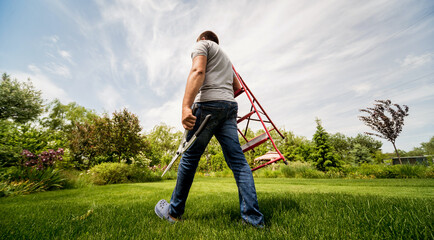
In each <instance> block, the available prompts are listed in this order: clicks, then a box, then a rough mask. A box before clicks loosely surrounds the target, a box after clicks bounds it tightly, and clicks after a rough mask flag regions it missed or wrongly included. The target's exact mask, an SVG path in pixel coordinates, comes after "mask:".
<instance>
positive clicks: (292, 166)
mask: <svg viewBox="0 0 434 240" xmlns="http://www.w3.org/2000/svg"><path fill="white" fill-rule="evenodd" d="M280 171H281V172H282V174H283V175H284V176H285V177H287V178H293V177H296V178H321V177H324V173H323V172H321V171H318V170H316V168H315V167H313V166H312V164H310V163H308V162H289V163H288V165H282V166H281V167H280Z"/></svg>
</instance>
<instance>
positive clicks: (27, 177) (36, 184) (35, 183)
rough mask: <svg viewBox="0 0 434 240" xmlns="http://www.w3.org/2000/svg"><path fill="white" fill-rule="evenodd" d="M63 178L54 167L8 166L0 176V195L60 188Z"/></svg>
mask: <svg viewBox="0 0 434 240" xmlns="http://www.w3.org/2000/svg"><path fill="white" fill-rule="evenodd" d="M64 184H65V179H64V177H63V175H62V174H61V172H60V171H59V170H57V169H54V168H51V167H49V168H45V169H42V170H38V169H36V168H30V167H24V168H23V167H10V168H8V169H7V171H6V172H5V173H3V174H2V176H1V184H0V196H1V195H3V196H13V195H21V194H29V193H33V192H43V191H49V190H53V189H59V188H62V187H63V186H64Z"/></svg>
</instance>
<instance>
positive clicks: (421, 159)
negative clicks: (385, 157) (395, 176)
mask: <svg viewBox="0 0 434 240" xmlns="http://www.w3.org/2000/svg"><path fill="white" fill-rule="evenodd" d="M401 162H402V164H411V165H415V164H421V165H428V161H427V160H426V157H425V156H416V157H401ZM392 164H393V165H397V164H401V163H400V162H399V159H398V158H397V157H394V158H392Z"/></svg>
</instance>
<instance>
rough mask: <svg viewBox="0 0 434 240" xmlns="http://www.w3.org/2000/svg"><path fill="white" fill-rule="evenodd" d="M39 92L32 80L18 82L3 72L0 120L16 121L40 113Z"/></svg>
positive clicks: (34, 117) (33, 117) (27, 118)
mask: <svg viewBox="0 0 434 240" xmlns="http://www.w3.org/2000/svg"><path fill="white" fill-rule="evenodd" d="M42 103H43V100H42V98H41V92H40V91H36V90H35V88H34V87H33V84H32V82H31V81H30V79H28V81H27V82H24V83H20V82H18V80H16V79H13V80H12V79H11V78H10V76H9V75H7V74H6V73H3V75H2V80H1V83H0V120H6V119H11V120H13V121H15V122H18V123H26V122H28V121H31V120H35V119H36V118H37V117H38V116H39V115H40V114H41V113H42V110H43V108H42Z"/></svg>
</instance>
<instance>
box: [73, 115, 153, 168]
mask: <svg viewBox="0 0 434 240" xmlns="http://www.w3.org/2000/svg"><path fill="white" fill-rule="evenodd" d="M141 130H142V128H141V127H140V124H139V119H138V118H137V116H136V115H134V114H132V113H130V112H128V111H127V110H126V109H124V110H122V111H120V112H114V113H113V117H112V119H110V118H109V116H108V115H104V116H102V117H98V118H95V119H93V121H92V122H84V123H80V122H77V123H76V124H75V126H74V127H73V129H72V131H71V134H69V142H70V148H71V153H72V155H73V158H74V161H75V165H76V167H77V168H89V167H91V166H93V165H95V164H98V163H100V162H114V161H117V162H121V161H123V160H125V161H126V162H127V163H131V162H132V158H133V157H134V156H136V155H138V154H139V153H140V152H142V151H144V150H145V149H146V147H147V146H146V145H147V142H146V141H145V137H144V136H143V135H141V134H140V131H141Z"/></svg>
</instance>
